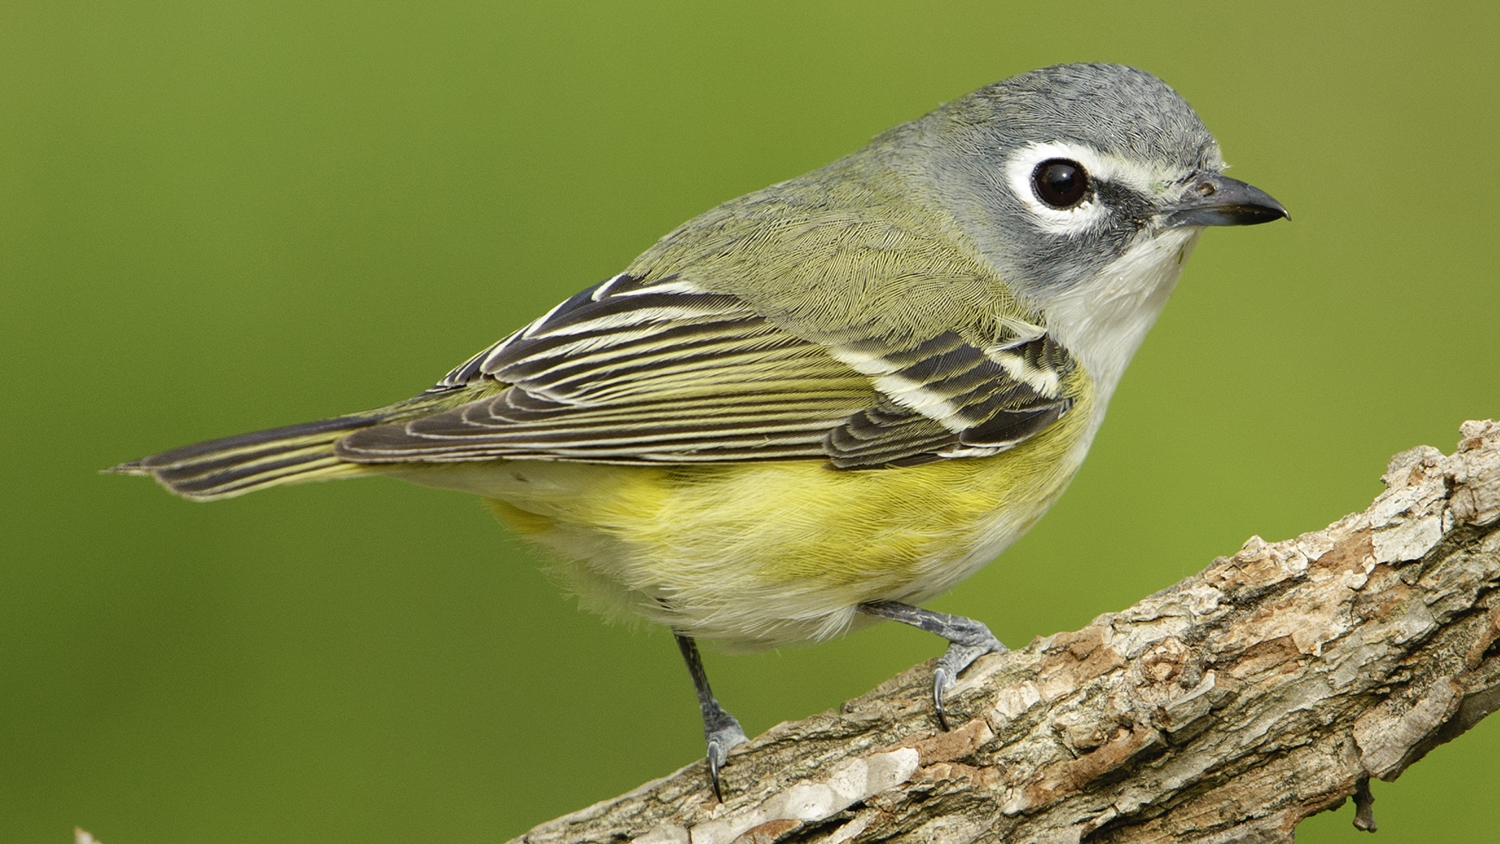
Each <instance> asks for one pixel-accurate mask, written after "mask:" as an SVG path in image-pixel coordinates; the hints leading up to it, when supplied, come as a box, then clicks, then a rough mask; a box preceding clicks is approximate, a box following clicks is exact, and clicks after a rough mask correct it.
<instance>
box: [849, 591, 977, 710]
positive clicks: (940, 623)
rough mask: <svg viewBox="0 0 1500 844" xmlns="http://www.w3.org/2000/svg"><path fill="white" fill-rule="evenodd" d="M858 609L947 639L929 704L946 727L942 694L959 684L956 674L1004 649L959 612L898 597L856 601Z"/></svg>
mask: <svg viewBox="0 0 1500 844" xmlns="http://www.w3.org/2000/svg"><path fill="white" fill-rule="evenodd" d="M859 609H860V612H865V613H869V614H870V615H874V616H879V617H881V618H888V619H890V620H891V621H899V622H901V623H902V624H910V625H911V626H913V627H919V628H921V629H923V630H926V631H927V632H929V633H936V634H937V635H939V636H942V637H943V638H944V639H947V640H948V650H947V651H945V652H944V653H943V655H942V656H941V657H938V661H937V666H936V667H935V668H933V671H932V708H933V709H934V710H936V712H937V719H938V724H939V725H940V726H941V727H942V728H943V729H944V730H945V731H946V730H947V729H948V709H947V707H945V706H943V695H944V694H946V693H947V692H949V691H952V690H953V687H954V686H955V685H957V684H958V675H960V674H962V673H963V671H964V669H965V668H968V667H969V666H970V665H973V664H974V660H976V659H979V658H980V657H981V656H984V655H985V654H989V653H1005V651H1006V648H1005V645H1003V644H1001V643H1000V640H999V639H996V638H995V634H993V633H991V632H990V629H989V628H988V627H985V626H984V625H983V624H981V623H980V622H977V621H975V620H974V619H972V618H964V617H963V616H958V615H948V614H947V613H940V612H933V611H932V610H924V609H922V608H921V607H914V606H912V605H910V604H903V603H900V602H899V601H872V602H870V603H867V604H860V605H859Z"/></svg>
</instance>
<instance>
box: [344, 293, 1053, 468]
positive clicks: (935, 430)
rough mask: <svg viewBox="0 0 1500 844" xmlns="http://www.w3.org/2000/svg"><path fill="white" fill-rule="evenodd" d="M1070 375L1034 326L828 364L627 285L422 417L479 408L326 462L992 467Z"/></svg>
mask: <svg viewBox="0 0 1500 844" xmlns="http://www.w3.org/2000/svg"><path fill="white" fill-rule="evenodd" d="M1018 325H1019V324H1018ZM1073 366H1074V362H1073V360H1072V359H1071V358H1070V357H1069V356H1068V355H1067V353H1066V352H1065V351H1064V350H1063V349H1062V348H1061V347H1060V346H1058V345H1057V344H1056V343H1055V342H1053V341H1052V340H1051V338H1049V337H1047V336H1046V334H1045V333H1044V332H1043V331H1042V330H1041V329H1040V328H1036V327H1034V326H1026V325H1020V327H1019V328H1018V329H1017V330H1016V331H1015V332H1013V333H1012V334H1008V335H1007V336H1006V337H1001V338H996V342H995V343H994V344H992V345H989V346H987V347H985V348H979V347H977V346H975V345H973V344H970V343H967V342H965V341H964V340H962V339H961V338H960V337H959V336H958V334H956V333H954V332H945V333H942V334H939V335H938V336H934V337H927V338H920V339H913V340H910V341H909V342H898V341H894V340H892V339H890V338H868V339H863V340H858V341H852V342H845V343H842V344H839V345H836V346H832V347H829V346H825V345H823V344H821V343H817V342H813V341H810V340H807V339H804V338H801V337H798V336H796V335H794V334H792V333H790V332H789V331H787V330H784V329H782V328H780V327H778V326H777V325H775V324H773V323H771V322H769V321H768V320H767V319H765V318H764V317H763V316H761V315H760V314H758V313H757V312H756V311H755V310H754V309H753V308H751V307H750V306H749V305H748V304H747V303H745V302H744V301H743V300H741V299H739V298H737V297H735V296H733V295H730V294H725V293H713V292H708V291H704V290H702V289H700V288H698V287H696V286H694V285H689V284H685V283H681V282H676V281H673V280H671V279H667V280H664V281H661V282H658V283H654V284H649V285H643V284H641V283H640V282H639V281H638V280H636V279H633V278H631V277H629V276H625V275H621V276H616V277H615V278H613V279H610V280H609V281H606V282H604V283H603V284H600V285H597V286H595V287H592V288H590V289H588V290H585V291H583V292H582V293H579V294H578V295H576V296H574V297H573V298H571V299H568V300H567V301H565V302H563V303H562V304H560V305H558V306H557V307H556V308H554V309H553V310H552V311H550V312H549V313H547V314H546V315H544V316H543V317H542V318H540V319H538V320H537V321H535V322H533V323H532V324H531V325H529V326H527V327H526V328H525V329H523V330H521V331H518V332H516V333H515V334H513V335H511V336H510V337H508V338H506V339H505V340H502V341H501V342H499V343H497V344H496V345H494V346H492V347H490V348H489V349H486V350H485V351H483V352H481V353H480V354H478V355H475V356H474V357H473V358H471V359H470V360H469V361H468V362H466V363H465V364H463V365H462V366H460V367H458V368H456V369H454V370H453V371H452V372H450V373H448V375H447V376H446V377H445V378H443V380H442V381H440V382H438V384H437V385H436V386H435V387H433V388H432V390H429V391H428V393H426V394H424V396H423V397H419V398H418V400H417V401H424V400H430V399H432V398H437V397H438V396H443V397H444V398H445V399H448V401H445V402H444V403H445V404H449V401H451V399H452V398H461V397H462V396H463V394H464V393H465V392H472V393H473V394H474V395H475V397H476V399H475V400H474V401H469V402H466V403H463V404H460V405H459V406H457V407H452V408H451V409H448V410H443V411H441V412H436V413H433V414H431V415H426V416H422V417H420V418H417V419H412V420H408V421H402V422H397V423H393V424H387V425H379V426H375V427H371V428H366V429H364V430H359V431H355V432H353V433H351V434H349V435H348V436H346V437H344V438H343V439H341V440H340V441H339V442H338V443H337V446H336V453H337V454H338V455H339V456H340V457H341V458H343V459H345V460H349V461H353V462H359V463H391V462H409V461H423V462H426V461H434V462H447V461H469V460H487V459H493V458H498V457H509V458H535V459H552V460H581V461H590V462H607V463H626V464H657V465H660V464H674V463H724V462H737V461H750V460H789V459H821V460H827V461H829V462H830V463H831V464H832V465H833V466H834V467H836V468H850V469H853V468H878V467H885V466H897V465H909V464H913V463H921V462H927V461H931V460H938V459H943V458H950V457H966V456H974V455H981V454H993V453H995V452H998V451H1002V450H1004V449H1006V448H1010V447H1012V446H1014V445H1015V444H1017V443H1019V442H1021V441H1022V440H1025V439H1026V438H1027V437H1030V436H1032V435H1033V434H1035V433H1037V432H1038V431H1040V430H1041V429H1043V428H1045V427H1046V426H1047V425H1049V424H1051V423H1052V422H1053V421H1055V420H1056V419H1058V418H1059V417H1061V416H1062V415H1063V414H1064V413H1066V412H1067V410H1068V408H1069V406H1070V402H1069V400H1068V399H1066V398H1065V397H1063V395H1062V392H1061V384H1062V379H1063V378H1064V377H1065V376H1066V375H1067V373H1068V372H1069V371H1070V370H1071V369H1072V368H1073ZM449 406H450V407H451V404H449Z"/></svg>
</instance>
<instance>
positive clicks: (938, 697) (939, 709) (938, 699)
mask: <svg viewBox="0 0 1500 844" xmlns="http://www.w3.org/2000/svg"><path fill="white" fill-rule="evenodd" d="M944 681H946V682H944ZM953 685H954V683H953V678H951V677H949V676H948V672H947V671H945V670H944V669H942V668H938V669H936V670H934V671H933V672H932V709H933V711H934V712H936V713H937V719H938V726H939V727H942V728H943V732H945V733H946V732H948V710H947V709H945V708H943V693H944V692H946V691H948V690H949V689H951V688H953Z"/></svg>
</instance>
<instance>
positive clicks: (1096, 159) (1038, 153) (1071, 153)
mask: <svg viewBox="0 0 1500 844" xmlns="http://www.w3.org/2000/svg"><path fill="white" fill-rule="evenodd" d="M1053 159H1062V160H1065V161H1075V162H1077V163H1078V164H1079V165H1080V166H1081V167H1082V168H1083V170H1084V172H1085V173H1087V174H1088V179H1089V182H1090V183H1091V185H1098V184H1099V182H1100V181H1102V180H1105V179H1108V178H1109V177H1110V176H1111V175H1112V174H1113V173H1114V172H1115V170H1116V169H1117V168H1116V167H1114V166H1112V165H1113V162H1111V161H1110V160H1109V159H1107V158H1105V157H1104V156H1102V155H1100V154H1099V153H1098V152H1097V151H1096V150H1094V149H1092V148H1090V147H1086V146H1084V145H1082V144H1075V143H1067V142H1063V141H1056V142H1053V143H1050V144H1030V145H1028V146H1025V147H1022V148H1021V149H1019V150H1017V151H1016V152H1015V153H1014V154H1013V155H1011V157H1010V160H1009V161H1007V162H1006V163H1005V182H1006V184H1007V185H1008V186H1009V187H1010V189H1011V192H1012V193H1014V194H1015V195H1016V197H1017V198H1019V199H1020V200H1021V203H1022V204H1023V205H1025V206H1026V208H1027V210H1029V211H1030V212H1031V215H1032V222H1033V223H1034V224H1035V225H1036V227H1037V228H1039V229H1041V230H1042V231H1044V232H1047V233H1048V234H1060V235H1076V234H1083V233H1085V232H1088V231H1090V230H1092V229H1094V228H1095V227H1097V226H1098V225H1099V224H1101V223H1102V222H1103V221H1104V218H1105V215H1106V214H1107V213H1108V210H1109V209H1107V208H1105V207H1104V206H1103V205H1102V204H1100V202H1099V197H1098V195H1097V194H1096V193H1094V192H1093V191H1092V190H1090V191H1089V192H1088V193H1087V194H1086V196H1085V198H1084V199H1083V201H1082V202H1079V203H1078V204H1076V205H1071V206H1068V207H1065V208H1058V207H1056V206H1053V205H1049V204H1048V203H1046V202H1044V201H1043V200H1042V198H1041V197H1039V196H1037V192H1036V188H1035V186H1034V185H1033V184H1032V176H1033V175H1034V174H1035V173H1036V170H1037V168H1038V167H1040V166H1041V165H1042V164H1044V163H1046V162H1048V161H1051V160H1053Z"/></svg>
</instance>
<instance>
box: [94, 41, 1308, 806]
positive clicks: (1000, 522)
mask: <svg viewBox="0 0 1500 844" xmlns="http://www.w3.org/2000/svg"><path fill="white" fill-rule="evenodd" d="M1223 169H1224V162H1223V159H1222V157H1220V155H1219V150H1218V145H1217V143H1216V142H1215V141H1214V139H1213V136H1212V135H1210V134H1209V133H1208V130H1207V129H1206V128H1205V127H1204V126H1203V124H1202V122H1201V121H1200V120H1199V119H1198V116H1197V115H1196V114H1195V113H1193V111H1192V108H1191V107H1190V106H1188V105H1187V103H1186V102H1184V101H1183V100H1182V99H1181V97H1179V96H1177V94H1176V93H1175V92H1173V91H1172V90H1171V89H1170V88H1168V87H1167V86H1166V85H1164V84H1163V83H1162V82H1161V81H1160V80H1158V79H1156V78H1155V77H1152V76H1150V75H1149V74H1145V73H1142V72H1140V71H1136V70H1133V69H1130V68H1125V67H1120V66H1118V65H1061V66H1058V67H1053V68H1045V69H1043V70H1039V71H1036V72H1034V73H1030V74H1024V75H1022V76H1018V77H1015V78H1013V79H1010V80H1006V81H1004V82H1000V83H996V84H995V85H993V86H990V87H988V88H984V89H981V90H979V91H976V92H974V93H972V94H970V95H968V96H966V97H963V98H960V99H958V100H956V101H954V102H952V103H949V104H948V105H945V106H944V107H942V108H940V109H938V110H937V111H935V112H933V113H931V114H929V115H927V116H925V117H923V118H921V119H919V120H916V121H913V122H911V123H908V124H906V125H903V126H898V127H896V128H895V129H892V130H891V131H889V132H886V133H885V134H883V135H881V136H879V137H877V138H876V139H875V140H874V141H873V142H872V143H871V144H870V145H868V146H867V147H865V148H864V149H862V150H859V151H858V152H856V153H854V154H852V155H850V156H847V157H845V158H843V159H840V160H839V161H836V162H834V163H832V164H830V165H828V166H827V167H824V168H822V169H820V170H816V171H814V172H812V173H808V174H806V175H804V176H801V177H798V178H795V179H791V180H789V181H786V182H783V183H781V184H777V185H772V186H771V187H768V188H766V189H764V190H761V191H757V192H755V193H752V194H749V195H747V196H744V197H740V198H739V199H735V200H732V201H730V202H726V203H724V204H723V205H720V206H719V207H717V208H714V209H712V210H710V211H708V212H707V213H704V214H702V215H700V216H698V217H696V218H694V219H693V220H690V221H688V222H687V223H685V224H684V225H683V226H681V227H680V228H678V229H677V230H675V231H673V232H671V233H670V234H668V235H667V236H666V237H664V238H662V239H661V240H660V241H658V242H657V243H656V244H655V245H654V246H652V247H651V248H650V249H647V250H646V251H645V252H644V253H642V254H641V256H640V257H638V258H637V259H636V260H635V261H634V262H632V264H631V265H630V266H629V267H628V268H627V269H626V271H625V272H623V273H621V274H620V275H618V276H615V277H614V278H611V279H608V280H607V281H604V282H602V283H600V284H598V285H595V286H594V287H591V288H588V289H586V290H584V291H582V292H580V293H578V294H576V295H574V296H573V297H571V298H569V299H567V300H566V301H564V302H562V303H560V304H559V305H558V306H557V307H555V308H554V309H553V310H551V311H549V312H548V313H547V314H545V315H543V316H542V317H541V318H539V319H537V320H535V321H533V322H532V323H531V324H529V325H527V326H526V327H525V328H523V329H521V330H520V331H517V332H516V333H514V334H511V335H510V336H508V337H506V338H505V339H503V340H501V341H500V342H499V343H496V344H495V345H493V346H491V347H489V348H487V349H485V350H484V351H482V352H480V353H479V354H478V355H475V356H474V357H473V358H471V359H470V360H468V361H466V362H465V363H463V364H461V365H460V366H458V367H457V368H455V369H454V370H452V371H451V372H449V373H448V374H447V375H446V376H444V377H443V378H442V379H441V380H440V381H439V382H438V383H437V384H436V385H434V386H433V387H432V388H431V389H429V390H428V391H427V392H425V393H423V394H422V395H420V396H417V397H416V398H414V399H412V400H410V401H407V402H402V403H400V404H396V405H391V406H390V407H386V408H382V409H380V410H375V411H370V412H368V413H362V414H354V415H351V416H343V417H337V418H334V419H329V420H324V421H320V422H312V423H307V424H305V425H294V426H291V427H289V428H282V429H275V430H271V431H262V432H258V433H253V434H246V435H242V436H239V437H230V438H228V439H225V440H218V441H214V442H208V443H201V444H199V445H194V446H187V447H185V448H180V449H176V450H173V451H169V452H165V453H163V454H159V455H156V456H154V457H148V458H145V459H143V460H138V461H135V462H132V463H127V464H125V465H123V466H120V467H117V469H118V470H119V471H123V472H129V473H137V474H150V475H153V476H155V477H156V479H157V480H158V481H160V482H161V483H162V484H164V485H166V486H167V487H168V488H169V489H172V490H173V491H175V492H178V493H180V494H182V495H184V496H187V497H190V498H197V499H213V498H225V497H229V496H233V495H239V494H242V493H245V492H249V491H252V490H257V489H262V488H265V487H269V486H276V485H279V484H284V483H296V482H301V481H309V480H323V479H329V478H335V477H348V476H353V475H386V476H390V477H396V478H401V479H404V480H407V481H411V482H413V483H418V484H423V485H426V486H432V487H439V488H445V489H454V490H461V491H464V492H470V493H474V494H477V495H480V496H482V497H484V498H485V499H487V500H488V501H489V502H490V504H491V506H492V507H493V509H494V510H495V512H496V513H497V514H498V515H499V516H500V518H501V519H502V520H503V521H505V522H507V523H508V524H509V525H510V526H511V527H512V529H514V530H515V531H516V532H517V533H518V534H520V535H522V536H524V537H526V538H527V539H529V540H531V541H534V542H536V543H538V544H540V545H542V546H544V547H545V548H547V549H549V550H550V551H551V552H552V553H553V554H554V555H555V556H556V557H557V558H558V560H559V561H560V570H561V572H562V573H563V575H564V577H565V578H566V580H567V581H568V582H569V583H570V584H571V586H572V588H573V589H574V590H575V591H576V592H577V593H578V594H579V595H580V596H581V597H582V598H583V601H584V603H585V605H586V606H589V607H591V608H593V609H596V610H599V611H602V612H604V613H606V614H608V615H614V616H636V617H644V618H647V619H650V620H652V621H656V622H660V623H662V624H665V625H667V626H669V627H670V628H671V629H672V630H673V632H674V633H675V634H676V636H677V642H678V645H679V647H680V649H681V650H682V653H683V657H684V659H685V661H686V663H687V666H688V670H689V673H690V674H691V675H692V677H693V681H694V686H695V688H696V691H697V694H698V700H699V706H700V710H701V712H702V715H703V722H704V736H705V738H706V740H707V746H708V762H709V770H710V776H711V779H712V781H713V784H714V789H715V791H716V792H717V791H719V790H720V782H719V776H718V771H719V768H720V766H721V765H722V764H723V763H724V761H725V758H726V755H725V754H726V753H727V752H728V750H729V748H731V747H733V746H735V745H736V744H738V743H741V742H743V741H745V734H744V731H743V730H742V729H741V728H740V726H739V724H738V722H737V721H735V719H734V718H733V716H731V715H729V714H728V713H727V712H725V711H724V710H723V708H722V707H720V706H719V704H718V702H717V701H716V700H715V699H714V697H713V693H712V690H711V689H710V688H709V685H708V679H707V676H706V675H705V673H704V671H703V666H702V661H701V659H700V657H699V655H698V651H697V647H696V645H695V644H694V639H696V638H707V639H715V640H718V641H720V642H724V643H726V644H728V645H730V646H731V647H736V648H741V649H753V648H760V647H770V646H776V645H782V644H786V643H791V642H800V641H816V640H821V639H825V638H828V637H830V636H834V635H837V634H839V633H842V632H844V631H846V630H849V629H850V628H851V627H854V626H856V625H859V624H861V623H863V622H866V621H870V620H873V619H875V618H883V619H889V620H895V621H900V622H903V623H906V624H912V625H915V626H918V627H921V628H922V629H924V630H928V631H931V632H933V633H936V634H938V635H940V636H943V637H944V638H946V639H948V641H949V643H950V644H949V648H948V650H947V652H945V653H944V655H943V656H942V657H941V658H939V660H938V661H937V663H936V665H935V667H934V671H933V696H934V697H933V701H934V704H935V707H936V709H937V714H938V717H939V721H940V722H943V723H946V722H945V721H944V717H945V716H944V709H943V695H944V694H945V692H946V691H947V690H949V689H950V688H951V686H952V684H953V682H954V678H956V677H957V676H958V674H959V673H960V672H962V671H963V670H964V669H965V668H966V667H967V666H969V665H970V664H971V663H972V662H973V661H974V660H975V659H977V658H978V657H979V656H980V655H981V654H983V653H988V652H993V651H996V650H1003V648H1004V646H1003V645H1001V643H1000V642H999V640H998V639H996V638H995V636H994V635H993V634H992V633H991V632H990V631H989V630H988V629H987V628H985V626H984V625H983V624H982V623H979V622H976V621H973V620H971V619H964V618H957V617H953V616H947V615H943V614H941V613H934V612H931V611H928V610H924V609H921V608H920V607H919V606H916V605H918V604H920V603H921V602H923V601H925V600H926V599H928V598H931V597H933V596H934V595H937V594H938V593H940V592H943V591H945V590H947V589H949V588H950V587H952V586H954V585H955V584H957V583H958V582H960V581H961V580H963V579H964V578H966V577H968V576H969V575H970V574H972V573H973V572H974V571H975V570H976V569H978V568H979V567H980V566H982V565H984V564H985V563H986V562H988V561H989V560H990V559H991V558H993V557H994V556H995V555H997V554H999V553H1000V552H1001V551H1003V550H1004V549H1005V548H1006V547H1007V546H1008V545H1010V543H1012V542H1013V541H1015V539H1016V538H1018V537H1019V536H1020V535H1021V534H1022V533H1024V532H1025V531H1026V530H1027V529H1028V528H1029V527H1031V525H1032V524H1033V523H1035V522H1036V520H1037V519H1039V518H1040V517H1041V516H1042V514H1043V513H1044V512H1046V510H1047V508H1048V507H1049V506H1051V504H1052V503H1053V502H1054V501H1055V500H1056V499H1057V497H1058V496H1059V495H1060V494H1062V491H1063V489H1064V488H1065V487H1066V486H1067V484H1068V482H1069V481H1070V480H1071V479H1072V477H1073V474H1074V473H1075V472H1076V471H1077V469H1078V467H1079V465H1080V464H1081V463H1082V461H1083V458H1084V455H1085V454H1086V453H1087V451H1088V447H1089V444H1090V442H1091V441H1092V440H1093V437H1094V434H1095V432H1096V431H1097V430H1098V427H1099V425H1100V423H1101V422H1102V421H1103V418H1104V409H1105V407H1106V405H1107V404H1108V402H1109V398H1110V396H1111V394H1112V393H1113V391H1114V389H1115V387H1116V385H1117V384H1118V383H1119V380H1120V377H1121V375H1122V374H1123V373H1124V370H1125V366H1126V364H1127V363H1128V362H1129V360H1130V357H1131V356H1132V355H1133V354H1134V352H1135V350H1136V348H1137V347H1138V346H1139V344H1140V343H1141V341H1142V339H1143V338H1144V337H1145V334H1146V331H1147V330H1148V329H1149V328H1150V327H1151V324H1152V322H1153V321H1154V320H1155V319H1156V316H1157V314H1159V313H1160V311H1161V309H1162V307H1163V306H1164V305H1165V303H1166V299H1167V297H1168V296H1169V295H1170V293H1171V291H1172V289H1173V287H1174V286H1175V284H1176V282H1177V278H1178V276H1179V274H1180V273H1181V271H1182V263H1183V260H1184V259H1185V258H1186V257H1187V255H1188V253H1189V252H1190V251H1191V249H1192V246H1193V244H1194V243H1195V241H1196V239H1197V237H1198V234H1199V232H1200V231H1201V230H1202V229H1203V228H1204V227H1205V226H1219V225H1247V224H1254V223H1262V222H1269V221H1270V220H1274V219H1279V218H1281V217H1284V216H1286V211H1285V209H1283V208H1282V207H1281V206H1280V205H1279V204H1277V203H1276V201H1275V200H1274V199H1271V198H1270V197H1269V196H1267V195H1265V194H1264V193H1263V192H1261V191H1259V190H1257V189H1255V188H1253V187H1251V186H1249V185H1247V184H1244V183H1243V182H1237V181H1235V180H1233V179H1227V178H1225V177H1224V176H1223Z"/></svg>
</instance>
